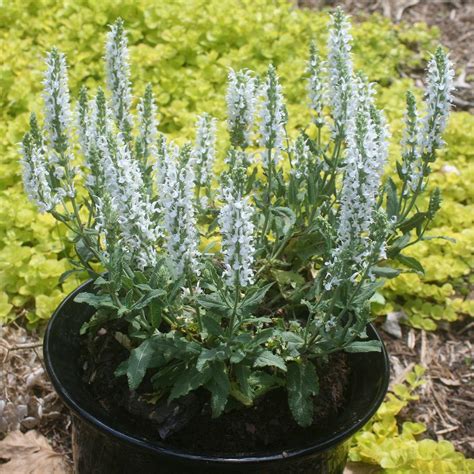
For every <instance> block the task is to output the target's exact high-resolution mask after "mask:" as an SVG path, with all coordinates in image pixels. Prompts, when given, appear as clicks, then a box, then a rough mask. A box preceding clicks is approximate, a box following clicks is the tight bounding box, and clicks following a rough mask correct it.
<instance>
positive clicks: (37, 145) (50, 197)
mask: <svg viewBox="0 0 474 474" xmlns="http://www.w3.org/2000/svg"><path fill="white" fill-rule="evenodd" d="M20 149H21V154H22V156H23V158H22V160H21V163H22V165H23V186H24V188H25V191H26V193H27V195H28V198H29V199H30V201H32V202H33V203H34V204H36V206H37V207H38V209H39V211H40V212H41V213H44V212H48V211H50V210H52V209H53V208H54V207H55V206H56V204H58V203H59V200H58V197H57V196H55V195H54V192H53V190H52V188H51V183H50V174H49V170H48V163H47V157H46V146H45V143H44V139H43V136H42V135H41V133H40V131H39V129H38V126H37V123H36V117H35V116H34V115H32V117H31V131H30V132H28V133H26V134H25V137H24V138H23V141H22V143H21V148H20Z"/></svg>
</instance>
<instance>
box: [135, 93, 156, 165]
mask: <svg viewBox="0 0 474 474" xmlns="http://www.w3.org/2000/svg"><path fill="white" fill-rule="evenodd" d="M157 112H158V108H157V106H156V103H155V98H154V96H153V89H152V87H151V84H148V85H147V86H146V89H145V95H144V96H143V97H142V98H141V99H140V102H139V104H138V125H139V135H138V140H137V142H138V143H139V146H140V154H141V155H142V157H143V159H144V162H145V163H146V159H147V157H148V155H150V154H151V155H154V154H155V142H156V140H157V136H158V120H157V118H156V116H157Z"/></svg>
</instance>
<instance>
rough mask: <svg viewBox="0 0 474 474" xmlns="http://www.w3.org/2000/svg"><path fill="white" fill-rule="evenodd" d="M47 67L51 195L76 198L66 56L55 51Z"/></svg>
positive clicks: (46, 121) (47, 117)
mask: <svg viewBox="0 0 474 474" xmlns="http://www.w3.org/2000/svg"><path fill="white" fill-rule="evenodd" d="M46 66H47V67H46V72H45V75H44V81H43V85H44V93H43V97H44V113H45V129H46V133H47V138H48V140H47V141H48V145H49V148H50V152H49V154H48V167H49V170H50V171H51V173H52V177H53V179H52V180H51V186H52V192H53V193H54V194H55V195H57V196H58V197H59V198H63V197H66V196H69V197H74V195H75V189H74V176H75V174H76V169H75V168H74V167H73V166H72V165H71V161H72V156H71V154H70V153H69V152H68V147H69V138H70V137H69V127H70V125H71V119H72V114H71V106H70V100H69V86H68V77H67V66H66V57H65V56H64V54H62V53H60V52H59V51H58V50H57V49H56V48H53V49H52V50H51V52H50V53H48V54H47V56H46Z"/></svg>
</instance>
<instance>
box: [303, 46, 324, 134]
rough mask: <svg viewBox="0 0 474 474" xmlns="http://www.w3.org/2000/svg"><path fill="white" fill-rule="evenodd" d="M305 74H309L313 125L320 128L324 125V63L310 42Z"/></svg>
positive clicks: (309, 94)
mask: <svg viewBox="0 0 474 474" xmlns="http://www.w3.org/2000/svg"><path fill="white" fill-rule="evenodd" d="M307 72H308V74H309V79H308V97H309V106H310V108H311V111H312V112H313V120H314V124H315V125H316V126H317V127H319V128H320V127H322V126H323V125H324V116H323V105H324V103H323V96H324V86H323V80H322V75H323V73H324V72H325V68H324V63H323V61H321V57H320V56H319V51H318V49H317V47H316V44H315V43H314V42H313V41H312V42H311V45H310V54H309V61H308V67H307Z"/></svg>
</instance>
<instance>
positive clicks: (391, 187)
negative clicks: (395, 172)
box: [386, 178, 399, 219]
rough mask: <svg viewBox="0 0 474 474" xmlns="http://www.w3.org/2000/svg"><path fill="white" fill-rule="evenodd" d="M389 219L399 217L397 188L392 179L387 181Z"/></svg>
mask: <svg viewBox="0 0 474 474" xmlns="http://www.w3.org/2000/svg"><path fill="white" fill-rule="evenodd" d="M386 190H387V217H388V218H389V219H391V218H392V217H394V216H398V210H399V206H398V197H397V186H396V184H395V182H394V181H393V179H392V178H388V180H387V186H386Z"/></svg>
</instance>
